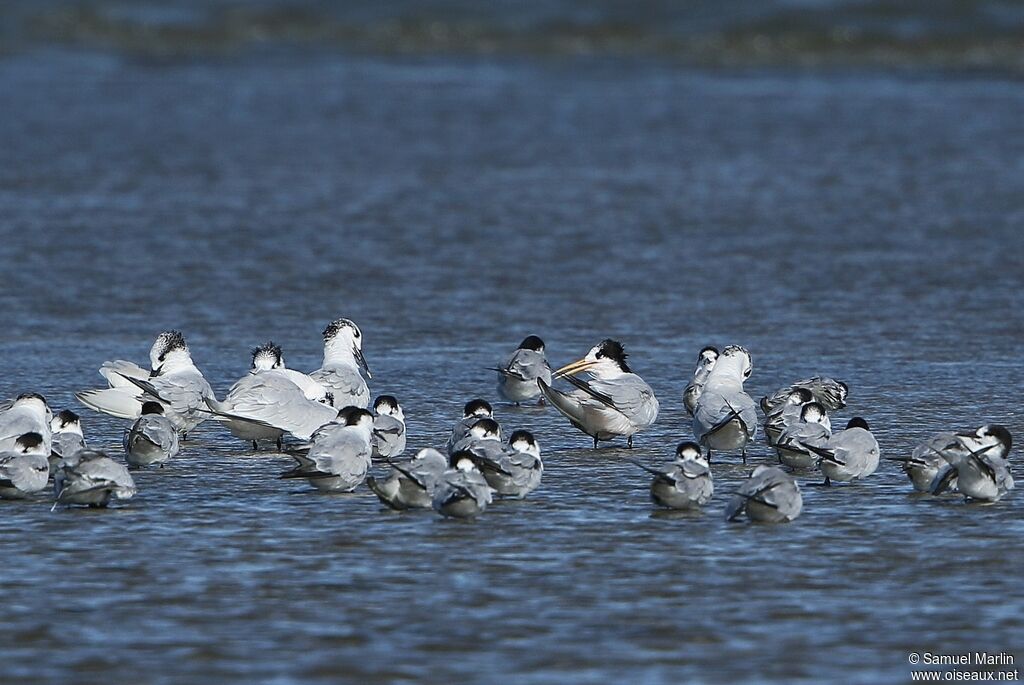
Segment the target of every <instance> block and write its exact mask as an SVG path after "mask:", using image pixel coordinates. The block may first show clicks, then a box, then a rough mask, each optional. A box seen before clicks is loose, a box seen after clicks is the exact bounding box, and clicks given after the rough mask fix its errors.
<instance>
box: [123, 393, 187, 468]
mask: <svg viewBox="0 0 1024 685" xmlns="http://www.w3.org/2000/svg"><path fill="white" fill-rule="evenodd" d="M163 414H164V408H163V405H162V404H160V403H159V402H146V403H145V404H143V405H142V416H140V417H139V418H137V419H136V420H135V423H133V424H132V426H131V428H129V429H128V430H126V431H125V432H124V453H125V461H126V462H128V465H129V466H136V467H138V466H149V465H150V464H160V466H161V468H162V467H163V465H164V464H165V463H166V462H167V461H168V460H169V459H170V458H171V457H173V456H174V455H176V454H177V453H178V449H179V443H178V431H176V430H174V424H172V423H171V422H170V420H168V418H167V417H166V416H164V415H163Z"/></svg>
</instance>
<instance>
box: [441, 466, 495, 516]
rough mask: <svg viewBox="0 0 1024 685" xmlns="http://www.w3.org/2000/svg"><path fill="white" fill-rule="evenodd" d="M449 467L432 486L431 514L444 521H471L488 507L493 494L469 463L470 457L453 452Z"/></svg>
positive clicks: (480, 475)
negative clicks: (432, 508)
mask: <svg viewBox="0 0 1024 685" xmlns="http://www.w3.org/2000/svg"><path fill="white" fill-rule="evenodd" d="M451 464H452V467H453V468H450V469H448V470H446V471H445V472H444V473H442V474H441V477H440V478H439V479H438V480H437V484H436V485H435V486H434V498H433V507H434V510H435V511H437V512H438V513H439V514H441V515H442V516H445V517H448V518H461V519H471V518H475V517H476V516H478V515H480V514H482V513H483V512H484V510H486V509H487V505H488V504H490V503H491V501H492V496H493V490H492V489H491V486H490V485H488V484H487V480H486V479H485V478H484V476H483V474H482V473H480V471H479V470H478V469H477V467H476V464H474V463H473V455H471V454H469V453H466V452H456V453H455V455H454V456H452V458H451Z"/></svg>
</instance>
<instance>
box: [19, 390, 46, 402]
mask: <svg viewBox="0 0 1024 685" xmlns="http://www.w3.org/2000/svg"><path fill="white" fill-rule="evenodd" d="M17 400H39V401H40V402H42V403H43V404H46V398H45V397H43V396H42V395H40V394H39V393H37V392H23V393H21V394H20V395H18V397H17V399H16V400H15V401H17Z"/></svg>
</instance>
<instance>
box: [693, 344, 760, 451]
mask: <svg viewBox="0 0 1024 685" xmlns="http://www.w3.org/2000/svg"><path fill="white" fill-rule="evenodd" d="M752 371H753V365H752V363H751V360H750V353H749V352H747V350H746V349H745V348H743V347H740V346H739V345H729V346H728V347H726V348H725V349H724V350H723V351H722V353H721V354H720V355H719V357H718V360H717V361H716V362H715V365H714V367H713V368H712V369H711V371H710V373H709V374H708V378H707V381H706V382H705V383H704V391H703V392H702V393H701V394H700V398H699V399H698V400H697V405H696V408H695V409H694V412H693V434H694V435H695V436H696V437H697V442H699V443H700V444H701V445H703V446H705V447H707V448H708V460H709V461H710V459H711V453H712V452H713V451H716V450H720V451H724V450H740V452H741V454H742V455H743V463H746V461H747V443H748V442H749V441H750V440H752V439H753V437H754V435H755V434H756V433H757V409H756V407H755V405H754V400H752V399H751V398H750V395H748V394H747V393H746V392H744V390H743V382H744V381H745V380H746V379H747V378H749V377H750V374H751V372H752Z"/></svg>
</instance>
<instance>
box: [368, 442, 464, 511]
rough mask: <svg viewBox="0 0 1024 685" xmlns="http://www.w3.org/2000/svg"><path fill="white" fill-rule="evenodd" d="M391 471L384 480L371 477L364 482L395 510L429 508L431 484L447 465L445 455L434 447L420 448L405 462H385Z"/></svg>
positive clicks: (432, 495)
mask: <svg viewBox="0 0 1024 685" xmlns="http://www.w3.org/2000/svg"><path fill="white" fill-rule="evenodd" d="M388 464H390V466H391V474H390V475H389V476H388V477H387V478H386V479H384V480H377V479H376V478H374V477H373V476H370V477H369V478H367V479H366V484H367V485H368V486H369V487H370V490H372V491H373V494H375V495H377V498H378V499H379V500H380V501H381V502H383V503H384V504H386V505H387V506H389V507H391V508H392V509H395V510H397V511H404V510H406V509H430V508H431V506H433V498H434V485H435V484H436V483H437V479H438V478H440V477H441V474H442V473H444V472H445V469H447V468H448V458H447V457H445V456H444V455H443V454H441V453H440V452H438V451H437V450H435V449H430V448H427V449H424V450H420V451H419V452H418V453H417V454H416V456H415V457H413V458H412V459H411V460H409V461H407V462H397V461H390V460H389V461H388Z"/></svg>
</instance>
